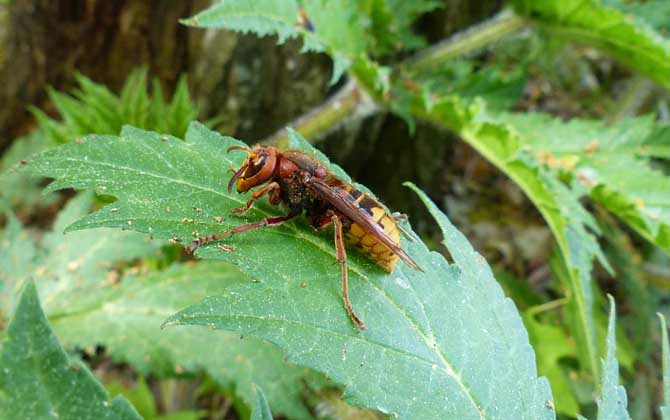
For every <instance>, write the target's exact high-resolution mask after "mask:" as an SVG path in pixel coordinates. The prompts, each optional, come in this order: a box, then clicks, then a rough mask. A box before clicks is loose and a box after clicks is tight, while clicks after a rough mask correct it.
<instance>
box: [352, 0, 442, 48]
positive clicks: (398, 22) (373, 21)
mask: <svg viewBox="0 0 670 420" xmlns="http://www.w3.org/2000/svg"><path fill="white" fill-rule="evenodd" d="M358 7H359V9H360V10H361V12H362V13H363V14H364V15H365V16H366V17H367V18H368V19H367V20H366V22H365V24H364V27H365V29H366V30H367V32H369V33H370V35H371V36H372V38H373V39H374V43H373V45H371V47H370V49H371V50H372V51H374V52H375V53H376V54H384V53H390V52H394V51H398V50H413V49H416V48H420V47H423V46H425V45H426V41H425V39H423V37H422V36H420V35H418V34H416V33H415V32H414V31H413V30H412V25H413V24H414V23H415V21H416V19H417V18H418V17H419V16H421V15H422V14H424V13H427V12H430V11H432V10H435V9H438V8H440V7H444V5H443V4H442V3H440V2H438V1H433V0H414V1H404V0H366V1H359V2H358Z"/></svg>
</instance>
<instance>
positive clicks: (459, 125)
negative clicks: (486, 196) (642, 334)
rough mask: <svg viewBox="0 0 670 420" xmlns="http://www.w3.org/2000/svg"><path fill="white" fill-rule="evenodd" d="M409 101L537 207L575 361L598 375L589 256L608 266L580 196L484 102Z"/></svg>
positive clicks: (451, 99)
mask: <svg viewBox="0 0 670 420" xmlns="http://www.w3.org/2000/svg"><path fill="white" fill-rule="evenodd" d="M410 98H411V99H410V100H411V104H410V105H409V107H410V109H411V110H412V112H414V113H416V115H419V116H421V117H423V118H424V119H427V120H428V121H431V122H433V123H435V124H437V125H439V126H442V127H446V128H449V129H451V130H453V131H455V132H456V133H457V134H458V135H460V136H461V138H462V139H463V140H464V141H466V142H467V143H468V144H470V145H471V146H472V147H474V148H475V149H476V150H477V151H478V152H479V153H480V154H481V155H482V156H484V157H485V158H486V159H487V160H488V161H489V162H491V163H492V164H493V165H495V166H496V167H498V168H499V169H500V170H501V171H503V172H504V173H505V174H507V175H508V176H509V177H510V178H511V179H512V180H513V181H514V182H515V183H516V184H517V185H518V186H519V187H520V188H521V189H522V190H523V191H524V193H525V194H526V195H527V196H528V198H529V199H530V200H531V201H532V202H533V204H535V206H537V208H538V210H539V211H540V213H541V214H542V216H543V217H544V219H545V220H546V221H547V224H548V225H549V227H550V228H551V230H552V233H553V234H554V237H555V238H556V242H557V243H558V247H559V249H560V251H561V255H562V258H561V260H560V261H561V263H562V264H563V265H564V267H565V268H566V270H565V272H566V275H567V279H568V282H567V286H568V288H569V291H570V296H571V303H570V304H571V305H573V308H574V311H572V313H573V314H574V315H575V322H574V323H573V324H572V325H573V327H574V334H575V338H576V340H577V349H578V354H579V356H580V361H581V363H582V364H583V367H584V368H585V369H587V370H589V371H591V372H592V373H594V374H595V376H596V377H598V376H599V375H598V372H599V369H600V366H599V364H598V351H597V346H596V341H595V339H596V337H595V321H594V316H593V305H594V291H593V286H592V281H591V270H592V264H593V259H594V257H598V258H599V259H600V261H601V262H602V263H603V264H604V265H605V266H606V267H609V266H608V265H607V262H606V261H605V260H604V257H603V255H602V251H601V250H600V248H599V246H598V243H597V242H596V240H595V237H594V236H593V234H591V233H590V231H596V232H597V230H598V228H597V226H596V224H595V221H594V220H593V218H592V217H591V215H590V214H589V213H588V212H587V211H586V210H585V209H584V208H583V207H582V205H581V204H580V203H579V201H578V198H579V194H578V193H577V192H575V191H573V190H572V189H570V188H568V187H566V186H565V185H564V184H563V183H561V182H560V181H558V180H557V179H556V178H555V177H554V176H553V174H552V173H550V172H549V171H548V170H547V169H546V168H544V167H543V166H542V165H541V164H540V162H539V161H537V160H536V159H535V158H534V156H532V155H531V154H530V153H527V152H525V151H524V150H523V149H522V147H521V146H522V144H523V143H522V139H521V138H520V136H519V134H518V133H517V132H516V131H515V130H513V129H512V128H511V127H510V126H509V125H507V124H503V123H501V122H499V121H497V120H496V119H495V118H493V116H492V115H490V114H489V113H487V112H486V108H485V103H484V101H483V100H478V101H474V102H473V103H471V104H470V105H466V104H465V103H464V101H463V100H462V99H461V98H460V97H456V96H449V97H445V98H439V99H435V100H433V99H429V98H426V97H425V96H422V97H416V96H414V97H410Z"/></svg>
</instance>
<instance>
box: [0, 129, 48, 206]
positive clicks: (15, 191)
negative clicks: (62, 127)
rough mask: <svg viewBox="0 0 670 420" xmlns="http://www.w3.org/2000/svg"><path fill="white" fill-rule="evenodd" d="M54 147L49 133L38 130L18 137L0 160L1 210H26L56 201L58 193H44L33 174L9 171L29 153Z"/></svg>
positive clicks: (19, 163) (27, 156)
mask: <svg viewBox="0 0 670 420" xmlns="http://www.w3.org/2000/svg"><path fill="white" fill-rule="evenodd" d="M49 146H51V144H50V143H49V141H48V139H47V138H46V136H45V135H44V134H43V133H41V132H39V131H35V132H33V133H31V134H29V135H27V136H25V137H20V138H18V139H15V140H14V141H13V142H12V144H11V146H9V148H8V149H7V150H6V151H5V152H4V154H3V155H2V158H1V159H0V212H3V213H4V212H5V211H7V210H14V211H17V212H23V211H26V210H28V209H31V208H34V207H37V206H42V207H47V206H49V205H51V204H53V203H54V201H55V199H56V195H55V194H49V195H46V196H45V195H42V186H40V181H39V180H38V179H35V178H33V177H29V176H26V175H25V174H19V173H16V172H13V173H10V172H9V169H10V168H12V167H14V166H18V165H21V162H22V161H24V160H26V159H28V158H29V156H30V155H32V154H35V153H38V152H41V151H43V150H46V149H47V147H49Z"/></svg>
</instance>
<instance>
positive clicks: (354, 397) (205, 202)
mask: <svg viewBox="0 0 670 420" xmlns="http://www.w3.org/2000/svg"><path fill="white" fill-rule="evenodd" d="M234 144H241V143H239V142H237V141H235V140H234V139H231V138H226V137H221V136H220V135H218V134H216V133H213V132H211V131H209V130H207V129H205V128H204V127H203V126H202V125H199V124H193V125H192V126H191V128H190V129H189V131H188V133H187V136H186V141H185V142H181V141H177V140H176V139H174V138H168V139H167V140H166V141H165V140H161V136H160V135H159V134H156V133H147V132H143V131H140V130H136V129H130V128H128V129H126V130H124V132H123V133H122V135H121V137H118V138H117V137H109V136H107V137H106V136H91V137H88V138H86V139H85V141H84V142H83V143H81V144H78V143H72V144H68V145H64V146H62V147H60V148H58V149H56V150H53V151H49V152H46V153H44V154H43V155H42V156H41V158H39V159H36V160H34V161H33V162H32V163H29V165H27V166H28V168H31V169H32V170H33V171H35V172H36V173H39V174H43V175H49V176H51V177H54V178H56V180H55V181H54V183H53V184H52V186H51V187H50V188H51V189H56V188H64V187H66V186H75V185H76V186H77V187H79V188H95V187H96V186H98V185H101V184H104V185H105V187H106V189H105V191H106V193H107V194H110V195H113V196H115V197H117V198H118V201H117V202H115V203H114V206H115V207H116V208H119V211H117V212H110V211H109V207H110V206H107V207H104V208H103V209H101V210H100V211H98V212H97V213H94V214H92V215H89V216H87V217H85V218H84V219H82V220H80V221H79V222H77V223H75V224H74V225H73V226H72V228H73V229H80V228H85V227H99V226H107V227H118V228H131V229H136V230H139V231H145V232H149V231H151V232H152V234H153V235H154V236H156V237H165V238H168V237H175V238H176V239H177V240H181V241H182V242H183V243H186V242H189V241H190V240H191V238H193V236H192V232H193V231H197V232H198V233H199V234H200V235H205V234H209V233H213V232H217V231H221V230H225V229H226V228H229V227H231V226H234V225H239V224H240V223H242V222H243V221H244V220H257V219H259V218H260V217H264V216H268V215H276V214H278V209H276V208H272V207H269V206H267V205H262V204H261V205H258V206H257V207H255V208H254V209H253V210H251V211H250V212H249V214H248V215H246V216H244V217H233V216H228V210H230V209H231V208H235V207H239V206H241V205H242V204H243V203H244V201H245V197H243V196H239V195H237V194H232V195H231V194H228V193H226V189H225V186H226V184H227V181H228V179H229V178H230V173H229V169H230V168H233V167H238V166H239V164H240V162H241V160H242V159H243V158H244V154H243V153H232V154H227V153H226V152H225V150H226V148H227V147H228V146H230V145H234ZM212 162H215V163H216V164H212ZM168 207H169V211H166V209H167V208H168ZM194 207H196V208H199V209H200V210H201V211H197V212H196V211H194ZM433 210H434V211H435V209H433ZM436 214H437V213H436ZM217 216H226V218H225V219H224V220H223V221H222V222H221V223H220V224H219V223H218V221H217V219H215V217H217ZM128 222H130V223H128ZM440 222H441V223H442V225H443V226H445V229H446V232H445V234H446V236H447V245H448V247H449V249H450V251H451V252H452V255H457V264H454V265H449V264H448V263H447V262H446V261H445V260H444V258H443V257H441V256H439V255H438V254H435V253H430V252H429V251H428V250H427V249H426V248H425V246H424V245H423V244H421V243H419V242H413V243H408V244H406V247H407V251H408V253H409V254H411V255H412V256H413V257H415V259H416V260H417V262H418V263H419V264H420V265H421V266H422V267H423V268H424V270H426V272H425V273H419V272H415V271H413V270H411V269H409V268H407V267H405V266H399V267H398V268H397V269H396V271H395V273H394V274H392V275H388V274H386V273H384V272H383V271H381V270H380V269H378V268H377V267H376V266H375V265H373V264H372V263H371V262H370V261H368V260H367V259H366V258H364V257H362V256H360V255H358V254H356V253H355V252H350V255H349V270H350V277H351V279H350V280H351V281H350V288H351V296H352V301H353V305H354V307H355V308H357V311H358V313H359V315H361V316H362V318H363V319H364V320H365V321H366V324H367V325H368V328H369V330H368V331H367V332H364V333H358V332H357V331H356V329H355V328H354V327H353V326H352V324H351V322H350V320H349V318H348V316H347V315H346V312H345V311H344V310H343V309H342V306H341V305H342V303H341V295H340V292H339V286H340V275H339V270H338V269H337V267H336V266H334V265H333V263H334V261H335V251H334V247H333V245H332V239H331V238H330V235H328V236H321V235H318V234H315V233H314V232H313V231H312V230H311V228H309V227H307V225H306V224H305V223H303V222H301V221H296V222H294V223H286V224H284V225H282V226H280V227H278V228H274V229H265V230H258V231H253V232H247V233H245V234H244V235H240V236H237V237H234V238H231V240H230V241H228V242H227V243H229V244H230V245H233V246H235V247H236V251H235V252H222V251H221V250H219V249H218V248H217V247H216V244H211V245H209V246H204V247H201V248H199V249H198V255H199V256H201V257H210V258H216V259H222V260H227V261H229V262H232V263H234V264H236V265H238V266H239V267H240V269H241V270H242V271H244V272H246V273H248V274H250V275H252V276H253V277H255V278H258V279H260V280H262V282H258V283H240V284H236V285H232V286H230V287H229V288H228V289H227V290H226V292H225V293H223V294H221V295H219V296H213V297H210V298H207V299H206V300H205V301H203V302H202V303H201V304H199V305H195V306H193V307H191V308H189V309H187V310H185V311H182V312H180V313H179V314H178V315H176V316H174V317H172V318H171V319H170V321H169V323H170V324H176V323H190V324H201V325H206V326H212V327H215V328H224V329H227V330H232V331H236V332H240V333H242V334H245V335H253V336H258V337H261V338H263V339H266V340H268V341H272V342H274V343H276V344H278V345H279V346H280V347H282V348H284V349H285V350H286V351H287V353H288V358H289V360H291V361H293V362H295V363H299V364H302V365H306V366H309V367H312V368H315V369H317V370H320V371H323V372H326V373H327V374H328V375H329V376H330V377H331V378H333V379H334V380H336V381H337V382H339V383H342V384H344V385H345V386H347V394H346V395H347V397H348V399H349V400H350V401H351V402H353V403H354V404H356V405H361V406H366V407H371V408H375V409H378V410H380V411H384V412H387V413H392V412H395V413H397V414H398V415H400V416H413V417H416V418H449V417H453V418H461V419H469V418H478V419H481V418H487V419H488V418H491V419H494V418H495V419H503V418H504V419H506V418H519V419H523V418H526V419H538V418H547V419H550V418H554V417H555V414H554V412H553V411H552V410H550V409H548V408H547V407H546V401H547V400H550V399H551V393H550V391H549V387H548V384H547V383H546V381H545V380H543V379H538V378H537V372H536V369H535V362H534V360H535V358H534V354H533V351H532V348H531V347H530V345H529V344H528V337H527V334H526V332H525V330H524V328H523V325H522V322H521V319H520V317H519V314H518V312H517V311H516V309H515V308H514V306H513V304H512V302H511V301H510V300H508V299H506V298H505V297H504V295H503V293H502V290H501V289H500V287H499V286H498V285H497V283H496V282H495V280H494V279H493V276H492V274H491V272H490V269H489V268H488V266H487V264H486V262H485V261H484V260H483V259H482V258H481V256H479V255H477V254H475V253H474V251H472V249H471V247H470V245H469V244H468V243H467V241H466V240H465V239H464V238H463V237H462V235H460V234H459V233H457V231H455V229H454V228H453V227H450V225H449V224H448V222H447V221H446V218H444V216H440ZM445 307H448V308H449V311H445V310H444V308H445ZM484 349H485V351H486V353H485V354H483V353H481V352H482V351H483V350H484ZM380 384H383V386H380Z"/></svg>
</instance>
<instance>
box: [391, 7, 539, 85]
mask: <svg viewBox="0 0 670 420" xmlns="http://www.w3.org/2000/svg"><path fill="white" fill-rule="evenodd" d="M525 24H526V21H525V20H524V19H523V18H521V17H519V16H517V15H515V14H514V13H512V12H510V11H508V10H503V11H502V12H500V13H498V14H497V15H496V16H494V17H492V18H491V19H488V20H486V21H484V22H482V23H480V24H478V25H475V26H472V27H470V28H468V29H466V30H465V31H462V32H458V33H456V34H455V35H453V36H451V37H449V38H447V39H445V40H442V41H440V42H438V43H437V44H435V45H433V46H431V47H429V48H426V49H425V50H423V51H421V52H420V53H418V54H417V55H415V56H414V57H411V58H409V59H408V60H405V61H404V62H403V63H402V65H403V66H404V67H406V68H407V69H408V70H409V71H411V72H422V71H426V70H430V69H431V68H435V67H437V66H439V65H440V64H442V63H444V62H445V61H449V60H451V59H453V58H455V57H459V56H462V55H464V54H467V53H469V52H472V51H475V50H478V49H480V48H482V47H484V46H486V45H488V44H490V43H492V42H495V41H497V40H498V39H501V38H503V37H504V36H506V35H509V34H511V33H514V32H516V31H518V30H520V29H522V28H523V27H524V26H525Z"/></svg>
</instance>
